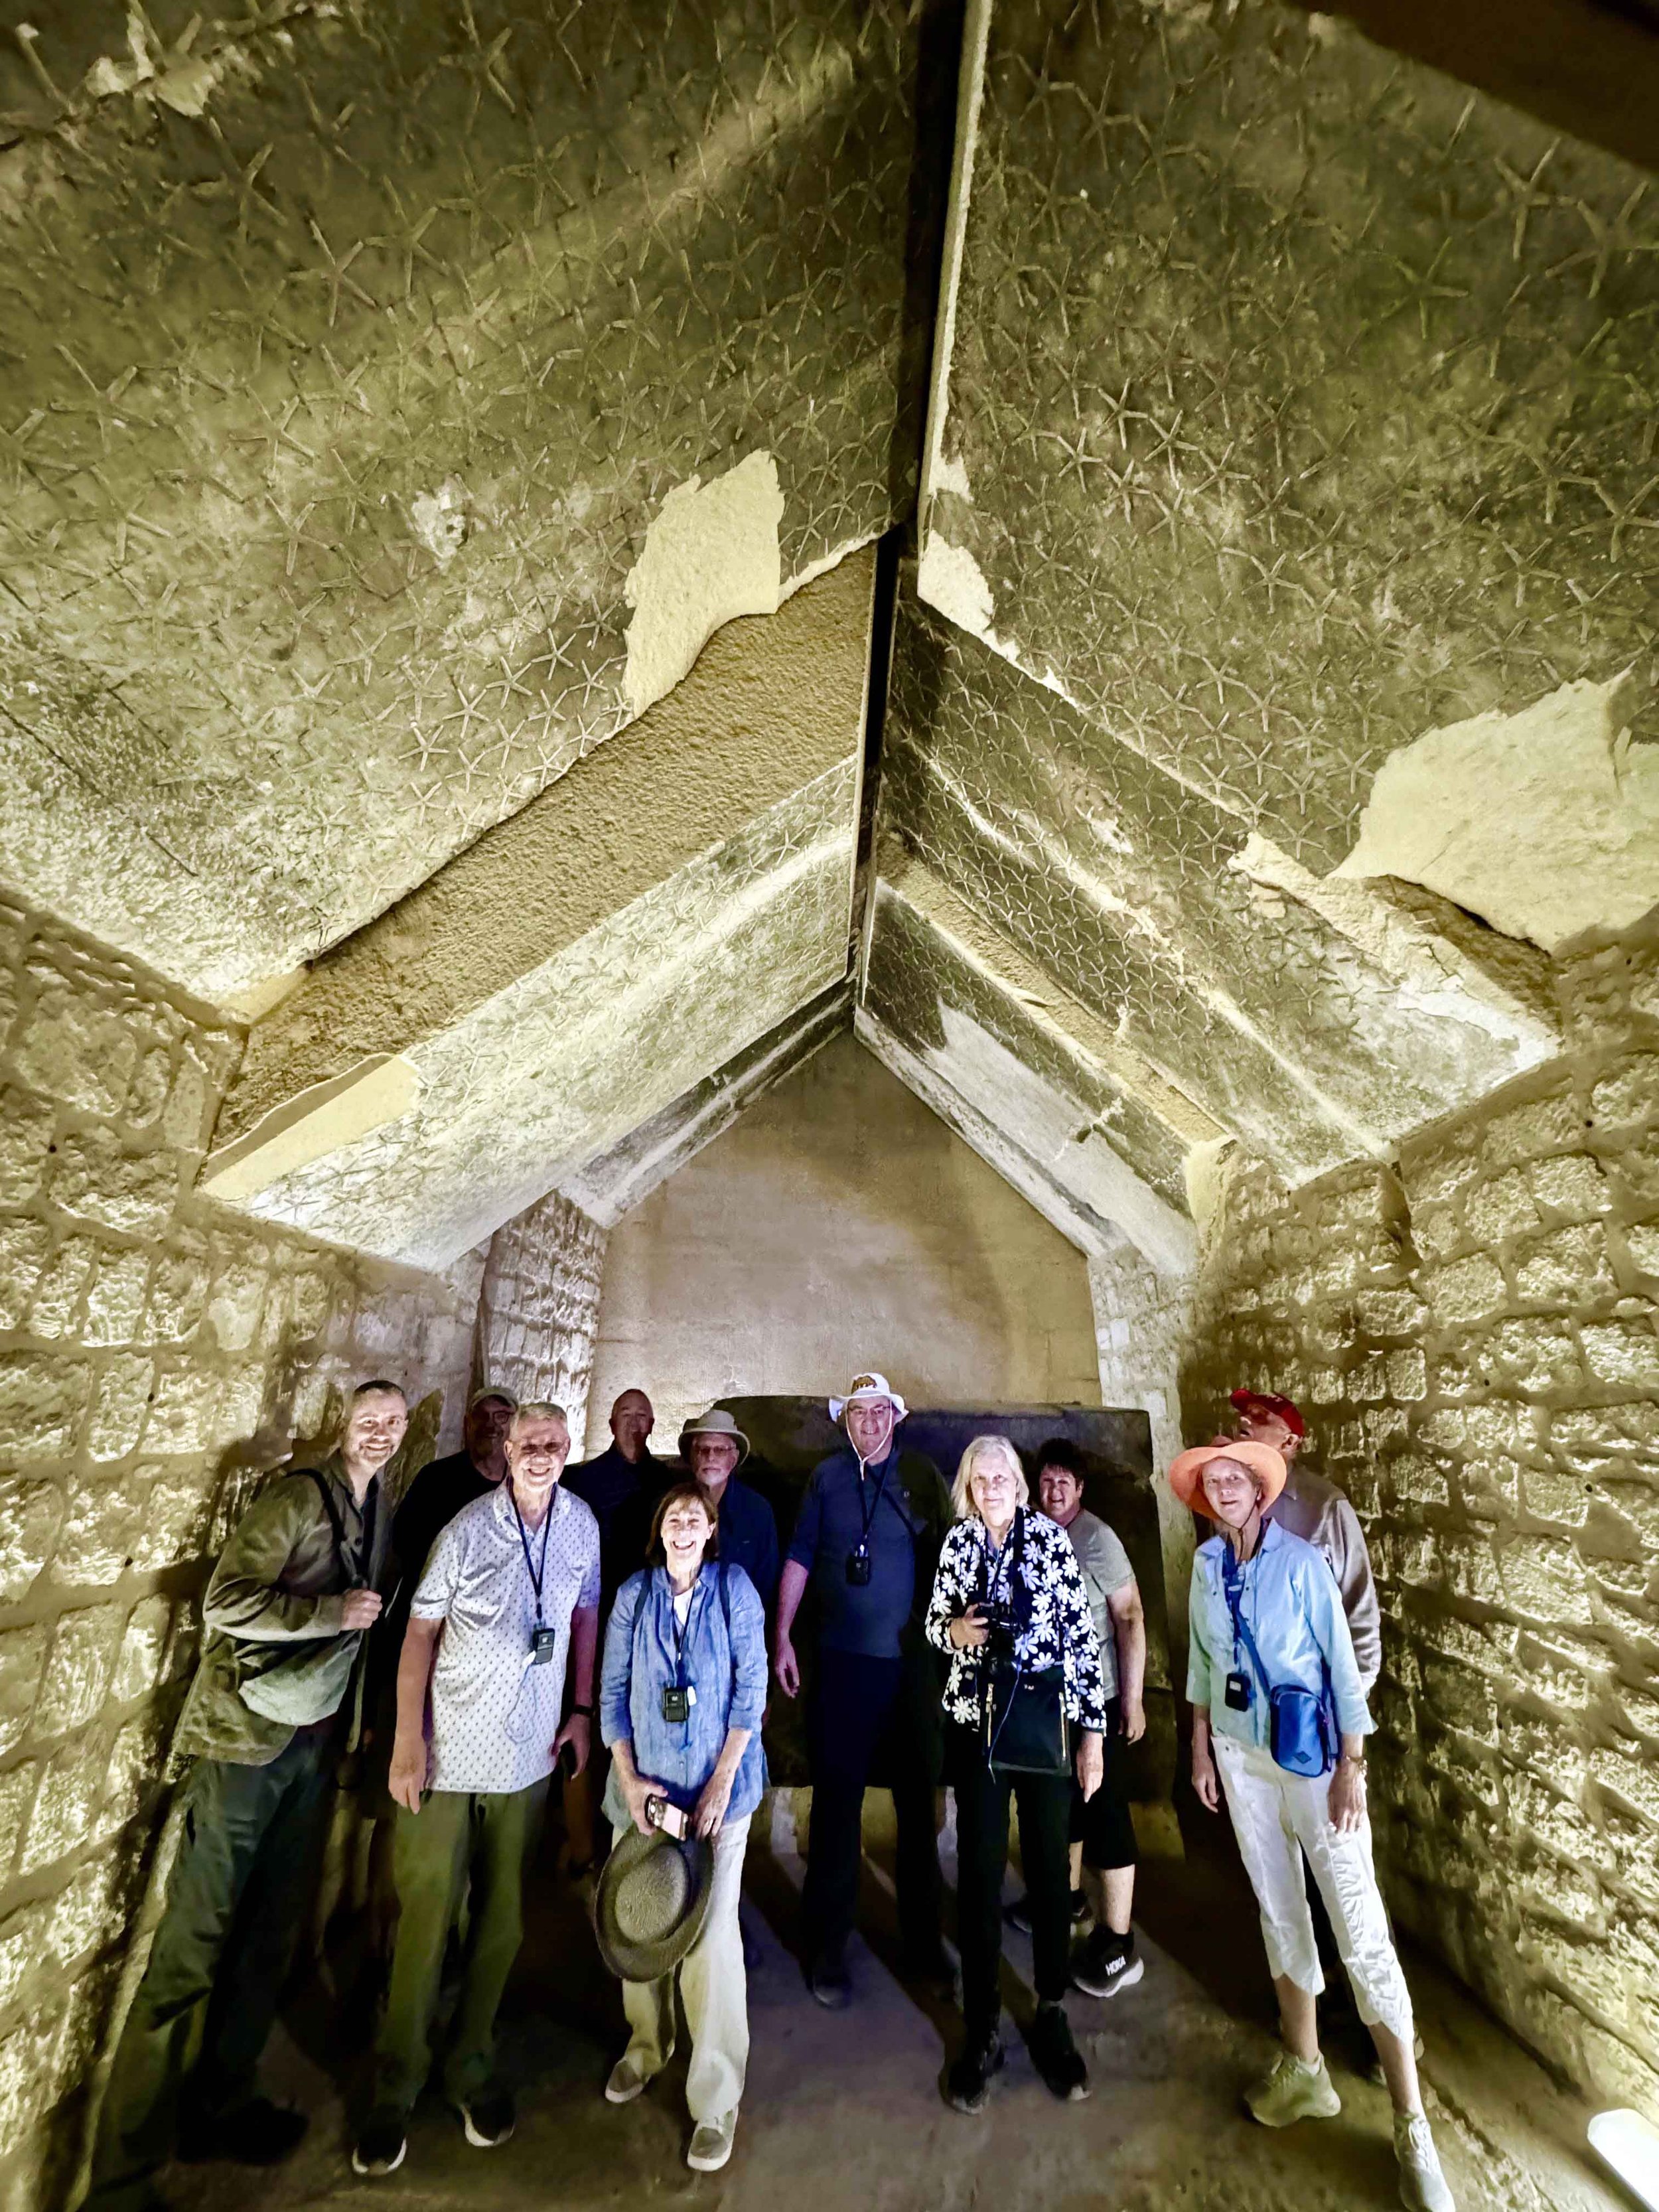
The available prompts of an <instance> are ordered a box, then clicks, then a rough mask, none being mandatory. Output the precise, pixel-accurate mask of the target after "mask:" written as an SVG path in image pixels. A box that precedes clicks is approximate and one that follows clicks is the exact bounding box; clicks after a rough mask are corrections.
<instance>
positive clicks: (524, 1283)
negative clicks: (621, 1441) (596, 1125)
mask: <svg viewBox="0 0 1659 2212" xmlns="http://www.w3.org/2000/svg"><path fill="white" fill-rule="evenodd" d="M604 1269H605V1231H604V1230H603V1229H601V1228H600V1226H599V1223H598V1222H597V1221H592V1220H590V1219H589V1218H588V1217H587V1215H586V1214H585V1213H584V1212H582V1210H581V1208H580V1206H574V1205H572V1203H571V1202H570V1200H568V1198H562V1197H561V1196H560V1195H559V1194H558V1192H557V1191H551V1192H550V1193H549V1194H548V1195H547V1197H545V1198H544V1199H542V1200H540V1201H539V1202H538V1204H537V1205H535V1206H526V1209H525V1211H524V1212H522V1213H520V1214H519V1215H517V1216H516V1217H515V1218H513V1220H511V1221H508V1222H505V1223H503V1225H501V1228H499V1229H498V1230H497V1231H495V1236H494V1237H492V1238H491V1239H490V1243H489V1259H488V1261H486V1263H485V1267H484V1272H483V1291H482V1294H481V1295H480V1297H479V1300H478V1327H477V1343H476V1348H475V1351H474V1356H473V1374H474V1380H475V1382H477V1383H501V1385H502V1386H503V1387H504V1388H505V1389H508V1390H511V1391H512V1393H513V1395H514V1397H516V1398H520V1399H523V1398H550V1399H551V1400H552V1401H553V1402H554V1404H555V1405H556V1406H562V1407H564V1409H565V1412H566V1413H568V1415H569V1416H570V1435H571V1441H572V1446H573V1450H572V1456H573V1457H576V1456H579V1455H580V1452H581V1449H582V1437H583V1436H584V1435H585V1434H586V1425H587V1386H588V1383H589V1381H590V1380H591V1378H592V1373H593V1337H594V1332H595V1331H596V1329H597V1328H598V1327H599V1285H600V1282H601V1280H602V1279H603V1275H604ZM601 1434H603V1425H602V1424H601Z"/></svg>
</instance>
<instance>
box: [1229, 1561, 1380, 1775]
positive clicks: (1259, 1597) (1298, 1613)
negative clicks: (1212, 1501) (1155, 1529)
mask: <svg viewBox="0 0 1659 2212" xmlns="http://www.w3.org/2000/svg"><path fill="white" fill-rule="evenodd" d="M1226 1561H1227V1540H1226V1538H1225V1536H1212V1537H1211V1538H1210V1540H1209V1541H1208V1542H1207V1543H1205V1544H1200V1546H1199V1547H1198V1553H1197V1556H1196V1558H1195V1559H1194V1561H1193V1589H1192V1599H1191V1604H1190V1608H1189V1612H1188V1636H1189V1642H1188V1654H1187V1696H1188V1699H1189V1700H1190V1702H1191V1703H1192V1704H1193V1705H1207V1706H1208V1708H1209V1712H1210V1727H1211V1729H1212V1731H1213V1733H1214V1734H1215V1735H1231V1736H1236V1737H1237V1739H1238V1741H1240V1742H1241V1743H1253V1744H1256V1745H1259V1746H1260V1747H1261V1749H1263V1750H1264V1751H1265V1750H1266V1749H1267V1741H1268V1722H1267V1692H1266V1691H1265V1690H1264V1689H1263V1688H1262V1686H1261V1681H1260V1680H1258V1678H1257V1676H1256V1673H1255V1668H1253V1667H1252V1666H1251V1664H1250V1662H1249V1655H1248V1653H1247V1652H1246V1651H1245V1650H1244V1649H1243V1645H1242V1644H1241V1646H1240V1650H1239V1656H1237V1659H1235V1657H1234V1656H1233V1617H1232V1613H1231V1608H1230V1607H1229V1606H1228V1603H1227V1592H1226V1588H1225V1582H1224V1580H1223V1576H1224V1571H1225V1566H1226ZM1240 1611H1241V1613H1243V1618H1244V1620H1246V1621H1247V1622H1248V1623H1249V1629H1250V1633H1251V1635H1252V1636H1254V1637H1255V1644H1256V1649H1257V1650H1258V1651H1259V1652H1260V1653H1261V1663H1262V1665H1263V1667H1264V1668H1266V1669H1267V1678H1268V1681H1269V1682H1270V1683H1271V1684H1272V1685H1273V1686H1275V1687H1277V1686H1279V1684H1280V1683H1299V1684H1300V1685H1301V1686H1302V1687H1303V1688H1304V1690H1312V1691H1314V1692H1318V1690H1319V1688H1320V1686H1321V1684H1322V1681H1323V1680H1324V1672H1325V1668H1327V1667H1328V1668H1329V1669H1330V1675H1331V1692H1332V1695H1333V1696H1334V1699H1335V1700H1336V1721H1337V1726H1338V1727H1339V1728H1340V1729H1341V1731H1342V1733H1343V1734H1344V1735H1368V1734H1369V1733H1370V1728H1371V1724H1372V1723H1371V1717H1370V1709H1369V1707H1368V1706H1367V1705H1366V1703H1365V1692H1364V1685H1363V1684H1362V1683H1361V1681H1360V1679H1359V1668H1358V1663H1357V1662H1356V1661H1355V1659H1354V1656H1353V1638H1352V1636H1351V1635H1350V1634H1349V1632H1348V1619H1347V1615H1346V1613H1344V1612H1343V1610H1342V1593H1341V1591H1340V1589H1338V1588H1337V1585H1336V1577H1335V1576H1334V1574H1333V1573H1332V1572H1331V1569H1330V1564H1329V1562H1328V1560H1327V1559H1326V1557H1325V1555H1324V1553H1322V1552H1316V1551H1315V1549H1314V1547H1313V1546H1312V1545H1311V1544H1304V1542H1303V1541H1302V1539H1301V1537H1300V1536H1292V1535H1291V1532H1290V1530H1289V1529H1288V1528H1280V1527H1279V1523H1278V1522H1276V1521H1268V1522H1264V1523H1263V1524H1262V1529H1261V1544H1260V1546H1259V1547H1258V1548H1257V1550H1256V1553H1255V1557H1254V1558H1253V1559H1250V1560H1249V1562H1248V1563H1247V1565H1246V1566H1245V1568H1244V1571H1243V1581H1242V1588H1241V1592H1240ZM1235 1668H1237V1671H1238V1672H1239V1673H1240V1674H1245V1675H1248V1676H1249V1681H1250V1686H1251V1697H1250V1704H1249V1711H1247V1712H1242V1713H1240V1712H1235V1711H1233V1709H1232V1707H1231V1705H1228V1704H1227V1702H1226V1699H1225V1697H1224V1695H1223V1691H1224V1689H1225V1684H1226V1680H1227V1677H1228V1675H1229V1674H1231V1673H1232V1672H1233V1671H1234V1670H1235Z"/></svg>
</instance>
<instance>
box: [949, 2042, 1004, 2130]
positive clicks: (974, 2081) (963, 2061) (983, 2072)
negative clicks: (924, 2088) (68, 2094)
mask: <svg viewBox="0 0 1659 2212" xmlns="http://www.w3.org/2000/svg"><path fill="white" fill-rule="evenodd" d="M1005 2058H1006V2053H1005V2052H1004V2051H1003V2048H1002V2039H1001V2038H1000V2036H995V2035H994V2036H993V2037H992V2038H991V2039H990V2041H989V2042H988V2043H970V2044H969V2045H968V2048H967V2049H966V2050H965V2051H963V2053H962V2055H961V2057H959V2058H957V2059H956V2060H955V2061H954V2062H953V2063H952V2064H951V2070H950V2072H949V2073H948V2074H946V2075H945V2103H946V2104H947V2105H949V2106H951V2107H952V2109H953V2110H954V2111H956V2112H983V2111H984V2110H985V2107H986V2106H987V2105H988V2104H989V2103H990V2101H991V2083H992V2081H993V2079H994V2077H995V2076H996V2075H999V2074H1000V2073H1001V2071H1002V2069H1003V2064H1004V2062H1005Z"/></svg>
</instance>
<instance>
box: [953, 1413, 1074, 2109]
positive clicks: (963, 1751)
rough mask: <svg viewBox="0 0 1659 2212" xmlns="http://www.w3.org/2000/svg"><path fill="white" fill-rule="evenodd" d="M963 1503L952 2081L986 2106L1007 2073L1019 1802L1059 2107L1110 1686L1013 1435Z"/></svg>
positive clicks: (1062, 1544)
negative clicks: (1080, 1820) (1009, 1940)
mask: <svg viewBox="0 0 1659 2212" xmlns="http://www.w3.org/2000/svg"><path fill="white" fill-rule="evenodd" d="M951 1495H952V1497H953V1498H954V1499H955V1502H956V1509H957V1522H956V1525H955V1527H954V1528H951V1531H950V1533H949V1534H947V1535H946V1537H945V1541H944V1544H943V1545H942V1546H941V1547H940V1549H939V1572H938V1574H937V1575H936V1576H935V1577H934V1578H933V1600H932V1602H931V1603H930V1605H929V1606H928V1608H927V1640H928V1642H929V1643H930V1644H933V1645H934V1646H935V1648H936V1649H937V1650H940V1651H944V1652H947V1653H949V1655H950V1659H951V1674H950V1680H949V1681H948V1682H947V1683H946V1685H945V1722H946V1726H947V1733H948V1735H949V1740H950V1741H949V1748H948V1750H947V1753H946V1763H945V1774H946V1778H947V1779H948V1780H949V1781H950V1783H951V1786H952V1788H953V1789H954V1790H955V1791H956V1799H957V1942H958V1944H959V1946H960V1948H961V1951H962V2010H963V2021H964V2023H965V2025H966V2027H967V2036H966V2039H965V2041H964V2045H963V2050H962V2051H961V2052H960V2054H959V2055H958V2057H957V2058H956V2060H955V2062H954V2063H952V2065H951V2069H950V2071H949V2073H948V2074H947V2075H946V2076H945V2097H946V2099H947V2100H948V2101H949V2102H950V2103H951V2105H953V2106H955V2107H956V2109H957V2112H980V2111H982V2110H983V2108H984V2106H985V2103H986V2100H987V2098H988V2097H989V2095H990V2093H991V2079H992V2076H993V2075H994V2074H995V2073H996V2072H997V2071H998V2069H1000V2067H1001V2065H1002V2063H1003V2052H1002V2043H1001V2039H1000V2032H999V2031H1000V2024H1001V2017H1002V1997H1001V1988H1000V1981H1001V1971H1002V1875H1003V1869H1004V1868H1005V1867H1006V1864H1007V1862H1008V1807H1009V1801H1010V1799H1011V1798H1012V1799H1013V1800H1014V1802H1016V1803H1017V1804H1018V1808H1019V1851H1020V1857H1021V1859H1022V1861H1023V1862H1024V1868H1025V1884H1026V1889H1027V1892H1028V1894H1029V1896H1030V1907H1031V1949H1032V1955H1033V1960H1034V1964H1035V1967H1036V1976H1035V1978H1036V1995H1037V2008H1036V2019H1035V2020H1034V2021H1032V2024H1031V2031H1030V2045H1031V2056H1032V2057H1033V2059H1034V2060H1035V2061H1036V2069H1037V2071H1038V2073H1039V2074H1041V2075H1042V2079H1043V2081H1045V2082H1046V2083H1047V2084H1048V2087H1049V2088H1050V2089H1051V2090H1052V2091H1053V2093H1054V2095H1055V2096H1056V2097H1063V2098H1066V2099H1067V2100H1074V2099H1076V2098H1079V2097H1086V2096H1087V2095H1088V2093H1089V2071H1088V2068H1087V2067H1086V2066H1085V2063H1084V2062H1083V2057H1082V2054H1081V2052H1080V2051H1079V2050H1078V2047H1077V2045H1076V2044H1075V2043H1074V2042H1073V2040H1072V2031H1071V2028H1070V2027H1069V2026H1068V2025H1067V2023H1066V2008H1065V2004H1064V2002H1063V2000H1064V1998H1065V1995H1066V1984H1067V1983H1068V1982H1069V1980H1070V1978H1071V1953H1072V1874H1071V1865H1070V1861H1069V1857H1068V1846H1067V1838H1068V1837H1069V1834H1070V1831H1071V1820H1072V1775H1073V1768H1074V1767H1075V1771H1076V1774H1077V1779H1078V1784H1079V1787H1080V1788H1081V1790H1082V1791H1083V1794H1084V1796H1085V1798H1087V1797H1091V1796H1093V1795H1094V1793H1095V1791H1096V1790H1098V1789H1099V1787H1100V1781H1101V1771H1102V1738H1103V1734H1104V1731H1105V1728H1106V1687H1105V1682H1104V1680H1103V1677H1102V1674H1101V1669H1100V1643H1099V1639H1098V1638H1097V1636H1096V1634H1095V1624H1094V1616H1093V1614H1092V1613H1091V1612H1090V1610H1089V1594H1088V1591H1087V1590H1086V1589H1085V1586H1084V1581H1083V1576H1082V1572H1081V1571H1080V1570H1079V1566H1078V1563H1077V1554H1076V1553H1075V1552H1074V1551H1073V1549H1072V1540H1071V1538H1070V1537H1069V1536H1068V1535H1067V1534H1066V1531H1065V1530H1064V1529H1063V1528H1060V1527H1059V1526H1058V1525H1057V1524H1056V1523H1055V1522H1053V1521H1049V1520H1046V1519H1045V1518H1044V1516H1042V1514H1041V1513H1030V1512H1028V1511H1027V1510H1026V1504H1027V1501H1028V1499H1029V1497H1030V1485H1029V1484H1028V1483H1027V1481H1026V1480H1025V1470H1024V1468H1023V1467H1022V1466H1021V1464H1020V1458H1019V1454H1018V1452H1017V1451H1016V1450H1015V1449H1014V1447H1013V1446H1012V1444H1011V1443H1009V1441H1008V1439H1007V1437H991V1436H986V1437H975V1438H974V1440H973V1442H972V1443H970V1444H969V1447H968V1449H967V1450H966V1451H964V1452H963V1455H962V1462H961V1464H960V1466H959V1467H958V1468H957V1480H956V1486H955V1488H954V1490H953V1491H952V1492H951Z"/></svg>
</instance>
